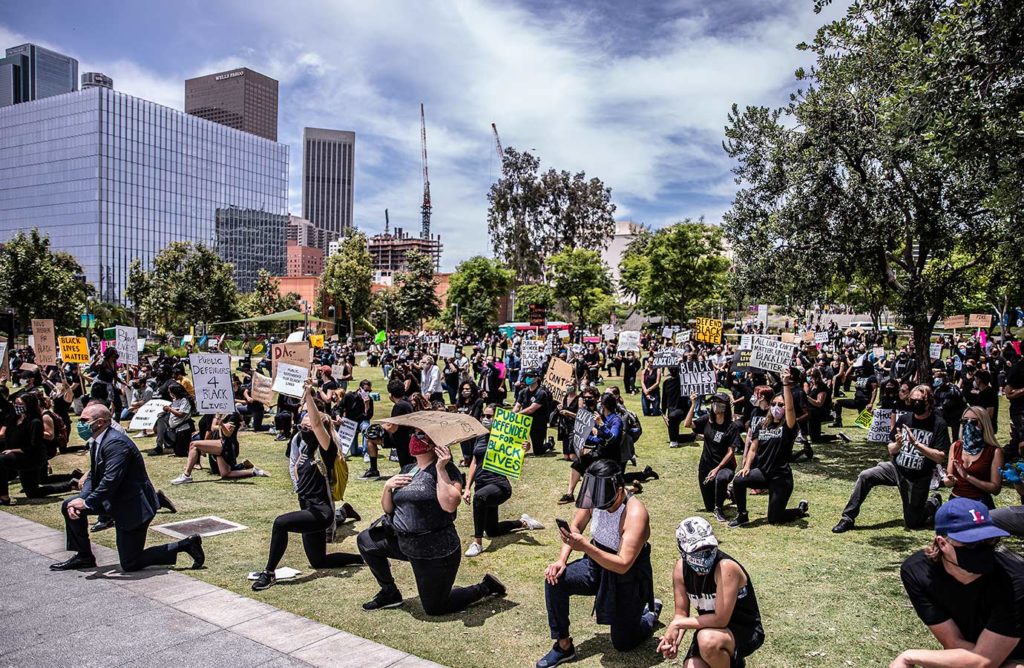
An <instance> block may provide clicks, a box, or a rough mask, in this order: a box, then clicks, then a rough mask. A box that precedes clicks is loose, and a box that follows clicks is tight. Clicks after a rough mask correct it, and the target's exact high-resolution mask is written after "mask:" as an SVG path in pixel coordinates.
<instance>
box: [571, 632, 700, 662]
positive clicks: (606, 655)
mask: <svg viewBox="0 0 1024 668" xmlns="http://www.w3.org/2000/svg"><path fill="white" fill-rule="evenodd" d="M660 627H662V624H661V623H660V622H659V624H658V625H657V626H656V627H655V632H654V635H653V636H652V637H651V638H648V639H647V640H645V641H644V642H642V643H640V645H639V646H638V647H635V648H633V649H631V650H629V651H628V652H619V651H617V650H616V649H615V648H614V647H612V641H611V635H610V634H607V633H601V634H598V635H595V636H593V637H592V638H588V639H587V640H584V641H583V642H581V643H579V644H577V645H576V655H577V656H578V657H579V659H578V660H583V659H587V658H589V657H592V656H600V657H601V665H602V666H638V667H641V668H644V667H646V666H655V665H659V664H662V663H664V662H665V660H664V659H663V658H662V656H661V655H660V654H658V652H657V649H658V636H659V633H658V629H659V628H660ZM680 650H682V648H681V647H680ZM680 654H682V651H680Z"/></svg>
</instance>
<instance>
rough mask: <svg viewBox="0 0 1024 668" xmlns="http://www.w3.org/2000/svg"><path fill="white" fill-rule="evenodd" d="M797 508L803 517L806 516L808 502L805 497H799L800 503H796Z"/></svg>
mask: <svg viewBox="0 0 1024 668" xmlns="http://www.w3.org/2000/svg"><path fill="white" fill-rule="evenodd" d="M796 507H797V509H798V510H799V511H800V512H801V513H803V515H804V517H807V509H808V508H809V507H810V504H808V503H807V499H800V503H798V504H796Z"/></svg>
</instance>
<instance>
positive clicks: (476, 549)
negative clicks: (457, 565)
mask: <svg viewBox="0 0 1024 668" xmlns="http://www.w3.org/2000/svg"><path fill="white" fill-rule="evenodd" d="M483 551H484V546H483V545H481V544H480V543H477V542H472V543H470V544H469V549H468V550H466V556H467V557H477V556H480V553H481V552H483Z"/></svg>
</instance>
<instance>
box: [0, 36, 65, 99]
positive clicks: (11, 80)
mask: <svg viewBox="0 0 1024 668" xmlns="http://www.w3.org/2000/svg"><path fill="white" fill-rule="evenodd" d="M76 90H78V61H77V60H75V59H74V58H71V57H69V56H65V55H64V54H62V53H57V52H56V51H51V50H50V49H44V48H43V47H41V46H37V45H35V44H22V45H20V46H12V47H11V48H9V49H7V56H6V57H5V58H0V107H8V106H11V105H13V104H21V103H22V102H31V101H32V100H42V99H43V98H47V97H53V96H54V95H63V94H64V93H71V92H73V91H76Z"/></svg>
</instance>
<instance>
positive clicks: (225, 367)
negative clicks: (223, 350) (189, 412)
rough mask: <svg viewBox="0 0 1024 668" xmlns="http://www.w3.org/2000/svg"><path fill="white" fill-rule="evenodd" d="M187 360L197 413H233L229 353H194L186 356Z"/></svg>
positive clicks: (233, 398) (233, 400)
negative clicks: (190, 369) (190, 370)
mask: <svg viewBox="0 0 1024 668" xmlns="http://www.w3.org/2000/svg"><path fill="white" fill-rule="evenodd" d="M188 361H189V364H190V365H191V367H192V385H193V386H194V387H195V390H196V408H197V409H198V412H199V414H200V415H213V414H216V413H234V412H235V397H234V395H233V394H232V393H231V355H226V354H211V353H194V354H192V355H189V356H188Z"/></svg>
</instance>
